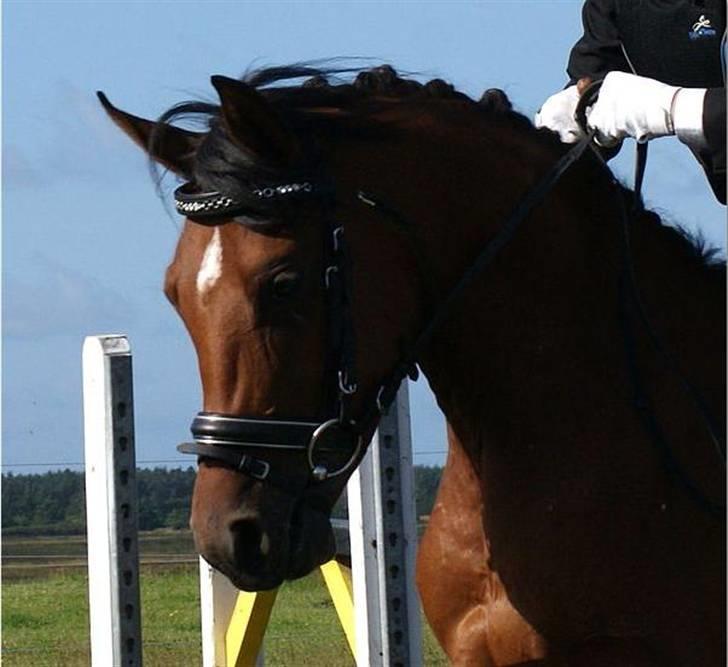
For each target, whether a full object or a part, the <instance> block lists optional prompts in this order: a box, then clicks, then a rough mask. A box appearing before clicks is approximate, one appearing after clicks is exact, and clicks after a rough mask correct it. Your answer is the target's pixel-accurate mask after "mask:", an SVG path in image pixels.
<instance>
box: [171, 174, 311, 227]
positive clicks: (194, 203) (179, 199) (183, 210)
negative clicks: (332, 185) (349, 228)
mask: <svg viewBox="0 0 728 667" xmlns="http://www.w3.org/2000/svg"><path fill="white" fill-rule="evenodd" d="M189 188H190V183H184V184H183V185H180V186H179V187H178V188H177V189H176V190H175V191H174V206H175V208H176V209H177V213H179V214H180V215H184V216H190V217H195V218H204V217H213V216H214V217H219V216H220V215H222V214H228V215H229V214H231V213H236V212H237V213H239V212H242V211H243V209H244V207H245V204H244V203H243V202H241V201H238V200H236V199H234V198H233V197H228V196H227V195H224V194H222V193H220V192H196V193H191V192H187V191H186V190H188V189H189ZM312 192H314V187H313V185H312V184H311V183H310V182H309V181H303V182H302V183H282V184H281V185H270V186H266V187H263V188H255V189H254V190H252V193H253V195H255V196H256V197H258V198H259V199H274V198H278V197H288V196H290V195H298V194H311V193H312Z"/></svg>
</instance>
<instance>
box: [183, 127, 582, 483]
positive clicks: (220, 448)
mask: <svg viewBox="0 0 728 667" xmlns="http://www.w3.org/2000/svg"><path fill="white" fill-rule="evenodd" d="M590 141H591V136H589V137H585V138H584V139H582V140H581V141H580V142H579V143H578V144H576V145H575V146H574V147H573V148H571V150H569V152H568V153H566V154H565V155H564V156H563V157H562V158H561V159H560V160H559V161H558V162H557V163H556V164H555V165H554V166H553V167H552V168H551V169H550V170H549V172H548V173H547V174H546V175H545V176H544V177H543V178H542V179H541V181H540V182H539V183H538V184H537V185H536V186H535V187H534V188H533V189H532V190H531V191H530V192H529V193H528V194H527V195H526V196H525V197H524V198H523V199H522V200H521V201H520V202H519V204H518V205H517V206H516V207H515V209H514V210H513V212H512V213H511V215H510V216H509V217H508V219H507V220H506V222H505V224H504V225H503V226H502V227H501V228H500V230H499V231H498V233H497V234H496V235H495V236H494V237H493V238H492V239H491V240H490V242H489V243H488V244H487V245H486V246H485V248H484V249H483V251H482V252H481V254H480V255H479V256H478V257H477V258H476V260H475V261H474V262H473V264H472V265H471V266H470V267H469V268H468V269H467V270H466V271H465V273H464V274H463V275H462V277H461V279H460V280H459V281H458V283H457V284H456V285H455V286H454V287H453V288H452V290H451V291H450V293H449V294H448V295H447V297H446V298H445V299H444V301H443V302H442V303H441V304H440V306H439V308H438V309H437V311H436V312H435V314H434V315H433V316H432V318H431V319H430V321H429V322H428V323H427V324H426V325H425V327H424V328H423V330H422V331H421V332H420V334H419V336H417V338H416V339H415V341H414V343H413V344H412V345H411V347H410V348H409V350H408V351H407V353H406V354H405V355H403V357H402V358H401V359H400V361H399V362H398V363H397V364H396V365H395V366H394V367H393V368H392V369H391V370H390V372H389V374H388V375H387V376H386V377H385V378H384V379H383V380H382V382H380V383H379V385H378V386H377V389H376V391H375V392H374V393H373V395H372V396H371V397H369V398H368V400H366V401H365V403H364V405H365V408H364V411H363V413H362V415H360V416H359V417H358V418H357V419H355V418H354V417H352V416H351V415H350V414H349V413H350V409H349V404H350V402H351V398H352V397H353V395H354V394H355V393H357V392H358V386H357V383H356V379H355V378H356V373H355V368H354V362H355V359H356V350H355V344H354V338H353V326H352V319H351V307H350V305H351V304H350V288H349V281H348V276H349V271H348V261H347V255H346V249H345V241H344V228H343V227H342V226H341V225H337V224H335V222H334V220H335V217H334V215H333V198H332V197H331V193H330V189H329V188H327V187H323V186H321V187H318V186H317V183H316V182H315V181H313V180H305V181H302V182H300V183H286V184H269V185H266V186H264V187H260V188H256V189H254V190H253V191H252V192H253V194H254V195H255V196H257V197H260V198H261V199H296V200H302V199H320V200H322V202H323V205H324V206H325V208H328V209H329V210H328V212H327V215H326V220H327V222H326V225H327V234H326V235H325V237H326V239H327V240H326V241H325V257H326V258H327V262H326V266H325V269H324V271H323V276H322V280H323V284H324V288H325V291H326V295H327V296H326V304H327V308H326V310H327V313H328V320H329V322H328V330H329V342H330V346H329V349H330V352H329V358H330V359H332V358H333V363H331V362H330V363H329V366H330V368H331V370H330V371H329V373H328V374H329V376H330V377H329V378H327V380H326V382H327V383H329V384H332V385H333V386H335V391H334V397H335V398H334V400H333V401H332V402H331V404H330V405H329V407H328V408H327V409H326V410H325V411H324V413H325V415H326V417H325V418H324V419H322V420H320V421H301V420H297V419H288V420H277V419H266V418H261V417H248V416H246V417H241V416H237V415H224V414H218V413H210V412H200V413H198V414H197V416H196V417H195V419H194V421H193V422H192V426H191V431H192V436H193V438H194V442H191V443H183V444H181V445H179V446H178V447H177V449H178V451H180V452H182V453H184V454H197V455H198V456H203V457H207V458H211V459H217V460H220V461H223V462H224V463H227V464H229V465H231V466H233V467H234V468H236V469H238V470H240V471H242V472H244V473H246V474H248V475H250V476H251V477H254V478H256V479H259V480H269V481H270V482H272V483H274V484H276V483H277V484H278V485H280V486H284V487H290V486H291V479H292V478H291V476H290V475H288V474H286V473H285V472H280V471H275V470H273V469H272V467H271V464H270V463H269V462H268V461H266V460H265V459H263V458H260V457H259V456H258V455H257V453H258V451H259V450H270V451H276V450H279V451H280V450H287V451H290V452H298V453H304V454H305V458H306V463H307V465H308V468H309V475H308V477H309V482H310V483H317V482H323V481H325V480H327V479H331V478H333V477H338V476H339V475H342V474H344V473H346V472H348V471H350V470H351V469H352V468H353V467H354V466H355V465H356V464H357V463H358V462H359V460H360V459H361V458H362V456H363V454H364V445H365V439H366V438H367V437H368V436H370V435H371V433H373V431H374V429H375V428H376V426H377V424H378V422H379V419H380V417H381V415H382V414H383V413H384V412H385V411H386V410H387V409H388V407H389V406H390V405H391V403H392V401H393V400H394V398H395V396H396V395H397V391H398V389H399V386H400V384H401V383H402V381H403V380H404V379H405V378H406V377H411V378H412V379H416V378H417V376H418V370H417V362H418V360H419V358H420V356H421V354H422V352H423V351H424V349H425V347H426V346H427V344H428V343H429V341H430V339H431V338H432V336H433V334H434V333H435V331H436V330H437V329H438V328H439V327H440V326H441V325H442V324H443V323H444V322H445V320H446V319H447V318H448V316H449V314H450V310H451V308H452V306H453V304H454V303H455V301H456V300H457V299H458V298H459V296H460V294H461V293H462V292H463V291H464V290H465V289H466V288H467V287H468V286H469V285H470V283H472V281H473V280H474V278H475V277H476V276H478V275H479V274H480V273H481V272H482V271H483V270H484V269H485V267H486V266H487V265H488V264H489V263H490V262H491V261H492V260H493V258H494V257H495V256H496V255H497V254H498V252H499V251H500V250H501V249H502V248H503V247H504V246H505V245H506V244H507V243H508V241H510V239H511V238H512V237H513V235H514V234H515V232H516V230H517V229H518V227H519V226H520V224H521V223H522V222H523V220H524V219H525V218H526V216H527V215H528V214H529V213H530V211H531V210H532V209H533V208H534V207H535V206H537V205H538V204H539V203H540V202H541V201H542V200H543V199H544V197H546V195H547V194H548V193H549V192H550V191H551V189H552V188H553V187H554V185H555V184H556V183H557V182H558V180H559V179H560V178H561V177H562V176H563V174H564V173H565V172H566V171H567V170H568V168H569V167H570V166H571V165H572V164H573V163H574V162H576V160H578V159H579V158H580V157H581V155H582V154H583V153H584V151H585V150H586V148H587V147H588V145H589V143H590ZM191 189H192V188H191V186H190V184H187V183H186V184H184V185H182V186H180V187H179V188H177V190H176V191H175V205H176V208H177V211H178V212H179V213H180V214H182V215H185V216H187V217H188V218H190V219H192V220H193V221H194V222H197V223H200V224H204V225H211V226H215V225H219V224H222V222H224V221H225V220H229V219H230V218H231V217H233V216H235V215H236V214H237V215H240V214H242V213H245V207H244V205H243V204H241V203H240V202H238V201H236V200H235V199H234V198H233V197H228V196H226V195H224V194H222V193H219V192H206V193H194V192H190V190H191ZM358 200H359V201H360V202H362V203H363V204H365V205H367V206H370V207H373V208H377V209H379V210H380V211H381V212H382V213H384V214H385V215H386V214H388V213H389V212H390V211H389V210H388V209H387V208H386V206H384V205H383V204H381V203H380V202H378V201H376V199H375V198H374V197H373V196H371V195H369V194H365V193H364V192H361V191H360V192H359V193H358ZM342 444H345V445H347V446H348V448H349V451H350V456H349V457H348V459H347V460H346V462H345V463H344V464H343V465H340V466H338V467H337V468H335V469H333V470H330V469H329V468H328V467H326V466H324V465H322V464H320V463H319V462H318V460H317V459H318V457H317V452H324V451H327V450H336V449H338V450H340V448H341V447H342ZM251 449H252V450H256V455H255V456H253V455H251V454H250V453H249V451H250V450H251Z"/></svg>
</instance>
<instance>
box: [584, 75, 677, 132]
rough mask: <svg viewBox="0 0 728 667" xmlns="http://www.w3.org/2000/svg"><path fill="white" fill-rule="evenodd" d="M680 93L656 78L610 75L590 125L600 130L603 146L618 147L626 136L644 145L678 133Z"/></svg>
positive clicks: (590, 115)
mask: <svg viewBox="0 0 728 667" xmlns="http://www.w3.org/2000/svg"><path fill="white" fill-rule="evenodd" d="M679 90H680V88H676V87H674V86H668V85H667V84H664V83H660V82H659V81H655V80H654V79H647V78H645V77H641V76H635V75H634V74H626V73H625V72H610V73H609V74H607V76H606V77H604V83H602V87H601V89H600V91H599V98H598V99H597V101H596V104H594V106H593V107H592V109H591V112H590V113H589V114H588V116H587V124H588V126H589V128H590V129H596V131H597V134H596V139H597V142H598V143H599V144H601V145H602V146H614V145H615V144H617V143H619V142H620V141H621V140H622V139H624V138H625V137H633V138H634V139H636V140H637V141H640V142H642V141H648V140H649V139H654V138H656V137H664V136H667V135H670V134H675V128H674V125H673V103H674V100H675V96H676V95H677V93H678V91H679Z"/></svg>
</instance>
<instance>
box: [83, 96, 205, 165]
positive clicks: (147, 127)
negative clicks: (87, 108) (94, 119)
mask: <svg viewBox="0 0 728 667" xmlns="http://www.w3.org/2000/svg"><path fill="white" fill-rule="evenodd" d="M96 95H98V98H99V101H100V102H101V105H102V106H103V107H104V110H105V111H106V113H107V114H109V117H110V118H111V120H113V121H114V123H116V124H117V125H118V126H119V127H120V128H121V129H122V131H123V132H124V133H125V134H126V135H127V136H129V137H130V138H131V139H132V141H134V143H135V144H137V145H138V146H140V147H141V148H142V149H143V150H144V151H146V153H147V154H148V155H149V156H150V157H151V158H152V159H153V160H156V161H157V162H159V163H160V164H162V165H164V166H165V167H167V169H169V170H170V171H173V172H174V173H175V174H179V175H181V176H187V177H189V175H190V173H191V172H192V161H193V158H194V155H195V151H196V150H197V147H198V145H199V144H200V141H202V138H203V137H204V136H205V135H204V134H201V133H198V132H190V131H189V130H183V129H182V128H179V127H174V126H173V125H167V124H163V125H162V126H161V127H159V129H160V130H161V131H160V132H158V133H157V134H153V133H154V131H155V130H156V129H157V127H158V125H159V124H158V123H155V122H153V121H150V120H144V119H143V118H139V117H137V116H132V114H130V113H126V111H121V110H120V109H117V108H116V107H115V106H114V105H113V104H111V102H109V98H108V97H106V95H104V93H102V92H101V91H98V92H97V93H96ZM152 139H153V143H154V145H152Z"/></svg>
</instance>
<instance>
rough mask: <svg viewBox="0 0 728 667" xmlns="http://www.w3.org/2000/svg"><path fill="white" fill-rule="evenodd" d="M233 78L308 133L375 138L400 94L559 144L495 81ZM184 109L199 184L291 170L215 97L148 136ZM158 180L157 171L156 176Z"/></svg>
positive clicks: (318, 75) (327, 71)
mask: <svg viewBox="0 0 728 667" xmlns="http://www.w3.org/2000/svg"><path fill="white" fill-rule="evenodd" d="M352 76H353V78H352ZM241 80H242V81H243V82H244V83H246V84H247V85H249V86H251V87H252V88H255V89H256V90H257V91H258V92H259V93H260V94H261V95H263V97H265V98H266V100H267V101H268V102H269V103H270V104H271V106H272V107H273V108H274V109H275V110H276V112H278V113H279V114H280V116H281V118H282V119H284V120H285V121H286V122H287V123H289V124H290V126H291V127H292V129H294V130H297V131H299V134H301V135H303V136H306V135H307V134H310V132H309V131H310V130H314V131H315V130H318V131H323V132H326V131H330V130H334V131H335V132H336V133H338V134H339V135H342V134H348V135H357V136H360V137H363V138H368V139H373V140H376V139H377V137H382V136H384V135H386V133H387V132H391V131H392V128H391V127H389V126H387V125H386V124H382V123H381V122H378V121H377V120H375V115H376V114H377V113H378V112H379V111H381V110H382V109H385V108H387V107H389V106H391V105H393V104H398V103H402V102H414V103H420V102H421V107H422V108H425V107H426V105H427V103H428V102H434V101H443V102H452V103H454V104H460V105H463V106H465V107H467V108H470V109H471V110H473V111H475V112H476V113H480V114H482V115H483V117H484V120H485V119H487V118H490V119H495V118H497V119H498V120H499V121H500V122H505V123H507V124H509V125H511V126H513V128H514V129H518V130H520V131H522V132H528V133H530V135H531V137H532V138H533V140H534V141H537V142H541V143H542V144H548V145H551V146H552V147H554V148H555V149H556V150H557V151H559V152H562V151H563V150H564V149H565V147H564V145H563V144H561V143H560V142H559V140H558V136H557V135H556V134H555V133H553V132H550V131H547V130H536V128H534V126H533V125H532V123H531V121H530V120H529V119H528V118H527V117H526V116H524V115H522V114H520V113H518V112H516V111H514V110H513V107H512V104H511V102H510V100H509V99H508V97H507V96H506V94H505V93H504V92H503V91H502V90H500V89H498V88H490V89H487V90H486V91H485V92H484V93H483V94H482V96H481V97H480V98H479V99H478V100H474V99H472V98H471V97H469V96H468V95H466V94H465V93H463V92H461V91H458V90H457V89H456V88H455V87H454V86H453V85H452V84H450V83H447V82H446V81H443V80H442V79H439V78H436V79H432V80H430V81H427V82H426V83H420V82H419V81H415V80H414V79H411V78H403V77H401V76H400V75H399V74H398V73H397V72H396V70H395V69H394V68H393V67H391V66H390V65H381V66H378V67H374V68H372V69H367V70H363V69H361V68H351V67H350V68H347V67H341V68H336V67H317V66H314V65H311V64H305V63H304V64H294V65H288V66H281V67H266V68H261V69H256V70H251V71H248V72H247V73H245V74H244V75H243V76H242V77H241ZM419 107H420V105H419V104H410V105H408V107H407V108H408V109H416V108H419ZM323 109H341V110H345V111H346V112H347V115H345V116H337V115H330V114H326V113H321V111H322V110H323ZM187 117H195V118H197V119H202V120H204V121H206V124H207V129H208V130H209V131H208V135H207V137H206V139H205V141H204V142H203V143H202V145H201V146H200V148H199V149H198V151H197V154H196V156H195V166H194V172H193V173H191V174H189V175H188V178H189V179H190V180H193V181H195V182H196V183H197V184H198V185H199V187H200V188H201V189H202V190H204V191H220V192H225V193H228V194H230V195H231V196H234V197H235V198H236V199H238V200H241V201H245V200H247V199H249V198H250V195H249V193H250V190H251V187H253V186H254V185H255V184H256V183H270V182H276V181H279V182H285V181H286V180H291V179H292V178H294V176H292V175H291V174H287V173H284V172H283V171H281V170H280V168H277V167H274V166H271V165H269V164H263V163H261V162H260V161H259V160H256V159H255V158H254V157H253V156H252V155H250V154H247V153H244V152H243V151H242V150H241V149H240V148H239V147H238V146H236V145H235V144H233V142H232V141H231V140H230V139H229V138H228V137H227V136H226V134H225V132H224V131H223V129H222V128H221V125H220V122H219V117H220V107H219V105H217V104H211V103H207V102H199V101H192V102H183V103H181V104H177V105H175V106H173V107H172V108H170V109H168V110H167V111H166V112H165V113H164V114H162V116H161V117H160V118H159V122H158V125H157V127H158V131H157V132H155V136H154V137H153V138H152V141H153V142H154V141H158V140H163V135H164V128H165V126H166V125H167V124H168V123H171V122H173V121H175V120H180V119H183V118H187ZM153 169H154V167H153ZM159 181H161V177H158V182H159ZM250 204H251V209H254V208H255V206H258V207H259V208H260V210H259V214H260V216H261V217H265V216H267V215H270V213H271V211H270V210H265V206H263V207H261V203H260V201H259V200H254V199H250ZM643 218H644V224H651V225H654V226H656V227H659V228H661V232H662V233H664V234H666V235H668V236H670V237H672V239H673V242H675V243H677V244H678V245H680V246H682V247H683V252H684V254H685V255H686V256H687V257H688V258H692V259H693V261H697V262H698V263H699V264H700V265H702V266H704V267H709V268H712V269H718V271H719V272H720V273H722V274H724V272H725V262H724V260H723V258H722V256H721V254H722V253H720V251H719V250H717V249H715V248H713V247H711V246H710V245H708V244H707V243H706V242H705V240H704V239H703V238H702V237H701V236H700V235H699V234H698V235H693V234H691V233H689V232H688V231H686V230H685V229H684V228H681V227H672V226H669V225H665V224H664V223H663V222H662V221H661V220H660V218H659V216H658V215H657V214H656V213H654V212H651V211H646V212H645V213H644V215H643Z"/></svg>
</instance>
